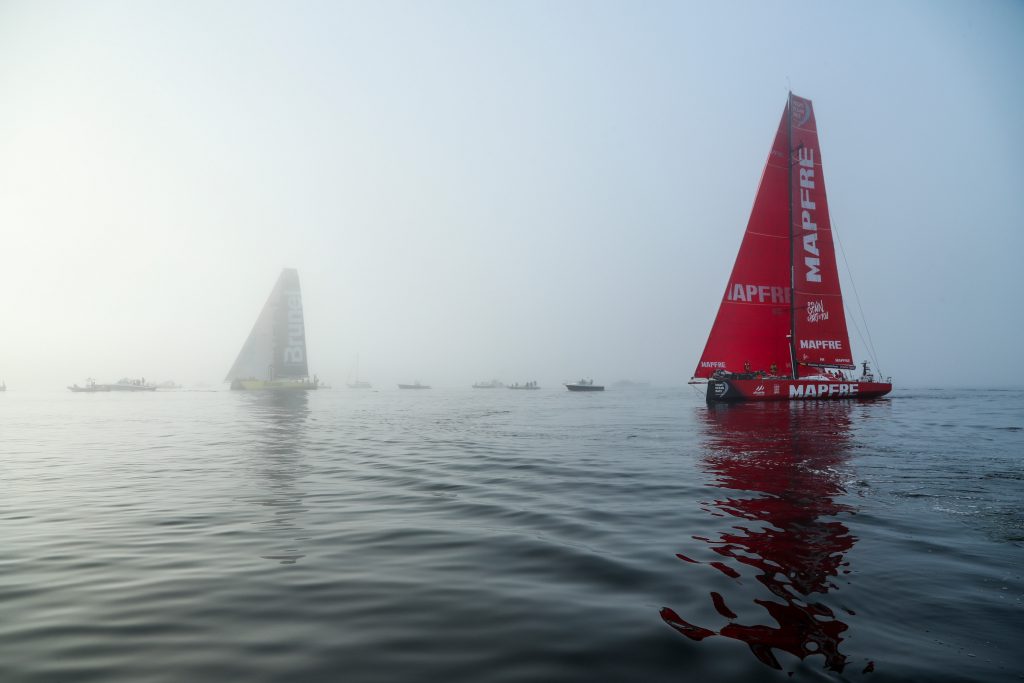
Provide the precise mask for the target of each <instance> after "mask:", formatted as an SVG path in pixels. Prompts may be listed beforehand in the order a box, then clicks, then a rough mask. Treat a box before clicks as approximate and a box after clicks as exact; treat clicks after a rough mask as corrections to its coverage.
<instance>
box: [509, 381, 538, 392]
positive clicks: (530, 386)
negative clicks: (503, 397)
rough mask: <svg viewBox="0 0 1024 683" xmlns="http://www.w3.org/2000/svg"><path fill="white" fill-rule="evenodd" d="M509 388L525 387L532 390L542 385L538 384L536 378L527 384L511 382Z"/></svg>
mask: <svg viewBox="0 0 1024 683" xmlns="http://www.w3.org/2000/svg"><path fill="white" fill-rule="evenodd" d="M508 388H509V389H525V390H527V391H532V390H536V389H540V385H539V384H537V382H536V380H534V381H531V382H527V383H525V384H520V383H519V382H516V383H515V384H509V385H508Z"/></svg>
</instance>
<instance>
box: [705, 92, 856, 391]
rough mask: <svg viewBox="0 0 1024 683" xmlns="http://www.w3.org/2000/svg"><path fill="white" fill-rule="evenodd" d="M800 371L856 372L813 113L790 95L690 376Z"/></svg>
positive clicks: (795, 97)
mask: <svg viewBox="0 0 1024 683" xmlns="http://www.w3.org/2000/svg"><path fill="white" fill-rule="evenodd" d="M794 290H795V294H793V295H792V297H791V294H790V293H791V292H792V291H794ZM794 357H795V359H796V363H797V368H796V372H794V368H793V364H792V360H793V358H794ZM802 366H817V367H837V368H848V369H852V368H854V367H855V366H854V365H853V356H852V353H851V351H850V338H849V335H848V333H847V331H846V315H845V312H844V310H843V296H842V292H841V291H840V288H839V273H838V269H837V267H836V258H835V248H834V246H833V243H832V225H831V223H830V221H829V215H828V200H827V199H826V197H825V177H824V175H823V174H822V170H821V149H820V147H819V146H818V131H817V128H816V126H815V120H814V109H813V107H812V106H811V101H810V100H806V99H804V98H802V97H797V96H796V95H792V94H790V97H789V101H788V102H787V104H786V109H785V111H784V112H783V114H782V121H781V122H780V123H779V129H778V132H777V133H776V134H775V142H774V143H773V144H772V151H771V153H770V154H769V155H768V163H767V164H765V167H764V173H763V174H762V176H761V184H760V186H759V187H758V190H757V196H756V197H755V199H754V207H753V209H752V210H751V212H750V221H749V222H748V223H747V231H746V233H745V234H744V235H743V242H742V244H740V251H739V254H738V255H737V256H736V263H735V265H733V269H732V275H731V276H730V277H729V284H728V286H727V287H726V289H725V295H724V296H723V297H722V303H721V305H720V306H719V308H718V315H717V316H716V317H715V324H714V325H713V326H712V328H711V334H710V335H709V336H708V342H707V345H706V346H705V347H704V353H703V354H702V355H701V358H700V362H699V363H698V364H697V370H696V372H694V377H702V378H707V377H710V376H711V375H712V374H714V372H715V371H717V370H724V371H726V372H744V371H748V370H751V371H755V372H756V371H762V370H763V371H766V372H771V373H772V374H774V375H778V376H785V375H789V376H792V377H797V376H799V375H800V374H801V372H800V368H801V367H802ZM773 367H774V372H772V370H773ZM803 374H805V375H806V374H808V372H806V371H805V372H803Z"/></svg>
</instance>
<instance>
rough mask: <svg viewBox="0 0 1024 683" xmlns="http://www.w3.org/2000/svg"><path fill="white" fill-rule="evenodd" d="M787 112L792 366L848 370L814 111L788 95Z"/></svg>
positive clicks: (849, 360)
mask: <svg viewBox="0 0 1024 683" xmlns="http://www.w3.org/2000/svg"><path fill="white" fill-rule="evenodd" d="M789 109H790V111H791V116H792V125H791V128H790V131H791V133H790V135H791V140H790V149H792V150H793V155H792V159H793V163H792V170H791V171H790V173H791V177H790V187H791V190H792V198H791V199H790V201H791V202H792V212H793V241H792V244H793V284H794V289H795V296H794V297H793V318H794V320H793V324H794V331H795V334H794V339H795V342H794V353H795V354H796V361H797V366H798V369H799V367H800V366H805V365H813V366H818V367H837V368H847V369H853V368H854V367H855V366H854V364H853V354H852V352H851V350H850V336H849V334H848V333H847V331H846V314H845V312H844V310H843V294H842V291H840V288H839V270H838V268H837V265H836V252H835V247H834V245H833V242H832V224H831V222H830V220H829V214H828V200H827V199H826V197H825V176H824V175H823V174H822V170H821V148H820V147H819V146H818V130H817V126H816V125H815V120H814V108H813V107H812V106H811V101H810V100H805V99H804V98H802V97H797V96H796V95H790V98H789ZM804 374H806V373H804Z"/></svg>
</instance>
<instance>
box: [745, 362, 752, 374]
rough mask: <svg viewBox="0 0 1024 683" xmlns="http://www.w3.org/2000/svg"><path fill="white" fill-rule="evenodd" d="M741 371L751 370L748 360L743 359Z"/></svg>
mask: <svg viewBox="0 0 1024 683" xmlns="http://www.w3.org/2000/svg"><path fill="white" fill-rule="evenodd" d="M743 372H751V370H750V361H749V360H745V361H743Z"/></svg>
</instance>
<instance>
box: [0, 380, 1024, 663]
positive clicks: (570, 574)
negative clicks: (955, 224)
mask: <svg viewBox="0 0 1024 683" xmlns="http://www.w3.org/2000/svg"><path fill="white" fill-rule="evenodd" d="M0 414H2V422H0V467H2V473H3V476H2V479H0V540H2V544H3V545H2V551H0V606H2V611H0V615H2V617H0V680H2V681H22V680H25V681H86V680H94V681H185V680H187V681H232V680H233V681H306V680H330V681H337V680H347V681H413V680H416V681H545V680H548V681H689V680H692V681H751V680H766V681H772V680H778V681H793V680H799V681H830V680H855V681H860V680H865V681H999V680H1020V679H1021V678H1024V662H1022V659H1021V654H1020V653H1021V639H1022V637H1024V578H1022V574H1024V511H1022V506H1021V504H1022V501H1024V431H1022V428H1024V392H1022V391H968V390H956V391H953V390H916V391H907V390H904V391H898V392H897V393H896V395H895V396H894V397H893V398H892V399H891V400H885V401H878V402H874V403H840V402H833V403H800V404H793V405H790V404H786V403H783V404H774V405H740V406H732V407H720V408H708V407H707V406H705V405H704V403H703V400H702V398H701V397H700V396H699V395H697V394H695V393H694V392H692V391H691V390H690V389H689V388H681V389H670V390H658V389H647V390H628V391H627V390H622V391H607V392H605V393H603V394H570V393H569V392H565V391H564V390H562V391H558V390H555V389H550V390H542V391H537V392H522V391H507V390H504V389H494V390H476V391H474V390H471V389H468V388H467V389H465V390H439V389H435V390H431V391H418V392H410V391H405V392H402V391H398V390H382V391H349V390H340V391H339V390H334V391H322V392H310V393H309V394H297V395H295V394H293V395H281V394H269V393H267V394H257V393H252V394H246V393H238V392H227V391H222V392H189V391H173V392H166V393H160V392H157V393H155V394H146V395H123V394H94V395H81V394H79V395H75V394H71V393H70V392H61V393H52V394H45V393H37V394H26V393H19V392H18V391H17V390H16V388H13V387H12V389H11V390H10V391H8V392H7V393H6V394H0Z"/></svg>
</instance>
